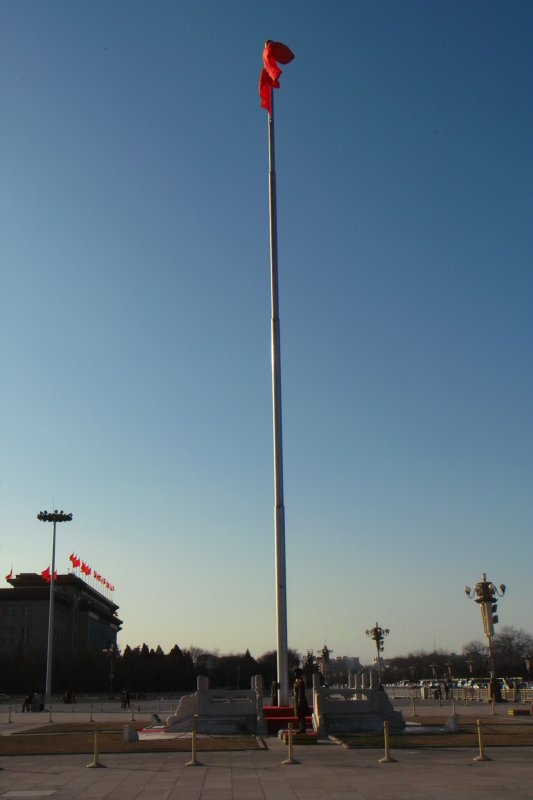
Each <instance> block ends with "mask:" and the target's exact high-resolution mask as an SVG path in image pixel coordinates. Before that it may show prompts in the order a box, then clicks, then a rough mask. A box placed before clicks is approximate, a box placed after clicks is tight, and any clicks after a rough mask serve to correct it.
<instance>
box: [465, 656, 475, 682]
mask: <svg viewBox="0 0 533 800" xmlns="http://www.w3.org/2000/svg"><path fill="white" fill-rule="evenodd" d="M466 663H467V664H468V670H469V672H470V677H471V678H472V677H473V676H474V659H473V658H467V659H466Z"/></svg>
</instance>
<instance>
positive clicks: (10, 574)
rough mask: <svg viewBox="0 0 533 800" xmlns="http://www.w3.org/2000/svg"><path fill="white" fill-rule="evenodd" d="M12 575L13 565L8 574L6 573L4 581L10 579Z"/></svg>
mask: <svg viewBox="0 0 533 800" xmlns="http://www.w3.org/2000/svg"><path fill="white" fill-rule="evenodd" d="M12 577H13V567H11V569H10V570H9V575H6V581H10V580H11V578H12Z"/></svg>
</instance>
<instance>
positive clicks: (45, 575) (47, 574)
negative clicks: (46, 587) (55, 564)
mask: <svg viewBox="0 0 533 800" xmlns="http://www.w3.org/2000/svg"><path fill="white" fill-rule="evenodd" d="M41 578H44V580H45V581H46V582H47V583H50V581H51V580H52V576H51V575H50V567H46V569H43V571H42V572H41Z"/></svg>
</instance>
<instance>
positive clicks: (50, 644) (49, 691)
mask: <svg viewBox="0 0 533 800" xmlns="http://www.w3.org/2000/svg"><path fill="white" fill-rule="evenodd" d="M55 569H56V521H55V520H54V528H53V534H52V572H51V575H50V608H49V610H48V649H47V654H46V688H45V700H47V701H48V702H50V701H51V699H52V658H53V650H54V586H55Z"/></svg>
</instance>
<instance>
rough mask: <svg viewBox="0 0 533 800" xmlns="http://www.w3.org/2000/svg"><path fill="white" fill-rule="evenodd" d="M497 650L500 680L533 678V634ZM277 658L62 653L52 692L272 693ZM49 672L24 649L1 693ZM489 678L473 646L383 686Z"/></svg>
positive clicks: (394, 675)
mask: <svg viewBox="0 0 533 800" xmlns="http://www.w3.org/2000/svg"><path fill="white" fill-rule="evenodd" d="M494 650H495V658H496V668H497V673H498V675H499V676H502V677H523V678H524V679H527V678H529V679H532V677H533V676H532V674H531V673H528V669H527V666H526V659H527V658H528V657H529V656H531V667H532V668H533V636H531V635H530V634H528V633H526V632H525V631H524V630H518V629H516V628H513V627H503V628H502V629H501V631H500V632H499V633H498V634H497V635H496V636H495V638H494ZM384 655H385V656H386V653H385V654H384ZM276 660H277V655H276V651H275V650H270V651H268V652H266V653H264V654H263V655H261V656H259V657H258V658H254V657H253V656H252V655H251V653H250V651H249V650H246V652H244V653H230V654H226V655H220V654H219V653H218V652H214V653H213V652H209V651H208V650H204V649H202V648H200V647H194V646H191V647H189V648H188V649H181V648H180V647H179V646H178V645H177V644H176V645H174V647H172V648H171V649H170V650H169V652H168V653H165V652H164V651H163V649H162V648H161V647H160V646H158V647H156V648H155V649H153V648H150V647H149V646H148V645H147V644H143V645H142V646H141V647H133V648H132V647H130V646H129V645H127V646H126V647H125V648H124V650H122V651H118V650H117V651H113V652H110V651H109V650H107V651H102V652H100V653H97V654H95V655H91V654H89V653H83V654H76V655H74V656H71V657H63V656H61V654H60V653H57V654H56V656H55V658H54V670H53V693H54V694H62V693H63V692H65V691H67V690H71V691H74V692H75V693H76V694H84V693H88V692H97V693H103V694H105V693H108V694H117V693H119V692H120V691H121V690H122V689H128V690H129V691H130V692H131V693H133V694H146V693H163V692H166V693H172V692H189V691H194V690H195V689H196V678H197V676H198V675H207V676H208V677H209V685H210V686H211V687H212V688H228V689H237V688H241V689H244V688H246V689H247V688H249V687H250V681H251V678H252V676H253V675H262V676H263V685H264V688H265V692H269V691H270V688H271V685H272V682H273V681H275V680H276V672H277V667H276ZM298 666H301V667H302V668H303V670H304V673H305V675H306V678H307V684H308V686H310V685H311V682H312V675H313V674H314V673H318V671H319V669H318V664H317V662H316V658H315V657H314V656H313V655H312V654H311V653H309V652H308V653H307V655H306V656H305V657H303V658H302V657H301V656H300V654H299V653H297V652H296V651H295V650H289V670H290V671H293V670H294V669H295V668H296V667H298ZM369 666H370V668H372V666H373V665H369ZM45 673H46V654H45V653H35V652H32V651H26V650H24V649H22V648H21V649H19V650H18V651H17V652H15V653H13V654H11V655H4V656H3V657H2V669H1V677H0V681H1V683H0V691H2V692H8V693H10V694H22V693H26V692H28V691H30V690H31V691H42V688H43V686H44V680H45ZM488 674H489V667H488V663H487V648H486V645H485V644H484V643H483V642H481V641H472V642H469V643H468V644H466V645H465V646H464V647H463V648H462V652H461V653H460V654H457V653H453V652H447V651H444V650H435V651H433V652H426V651H417V652H413V653H408V654H407V655H406V656H397V657H395V658H390V659H387V658H385V668H384V675H383V679H384V682H385V683H396V682H398V681H400V680H404V681H405V680H407V681H419V680H421V679H425V678H427V679H429V678H435V677H436V678H438V679H440V680H444V679H445V678H447V677H448V676H451V677H453V678H459V677H464V678H468V677H473V678H476V677H479V678H482V677H488ZM327 679H328V682H329V683H330V684H347V683H348V673H347V671H346V669H345V668H342V667H339V666H337V665H336V662H335V660H334V661H332V662H330V664H329V665H328V675H327Z"/></svg>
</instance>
